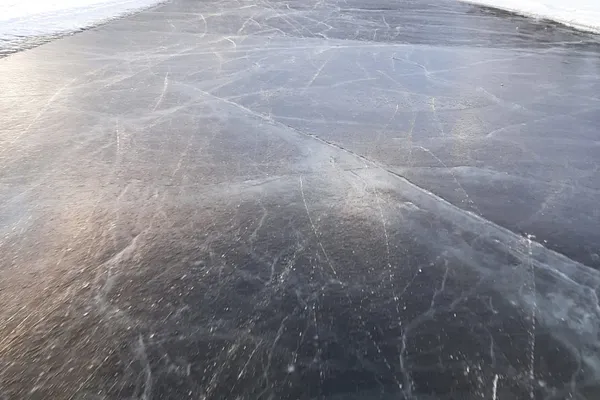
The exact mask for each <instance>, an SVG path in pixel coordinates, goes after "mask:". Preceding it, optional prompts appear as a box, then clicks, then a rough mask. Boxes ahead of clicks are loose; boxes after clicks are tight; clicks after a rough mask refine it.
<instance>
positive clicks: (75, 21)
mask: <svg viewBox="0 0 600 400" xmlns="http://www.w3.org/2000/svg"><path fill="white" fill-rule="evenodd" d="M157 3H159V1H158V0H60V1H45V0H0V55H1V54H3V53H4V54H6V53H9V52H12V51H15V50H18V49H20V48H22V47H23V46H28V45H29V46H31V45H35V44H37V43H40V42H42V41H44V40H47V39H48V38H49V37H53V36H55V35H60V34H65V33H68V32H75V31H78V30H80V29H83V28H87V27H90V26H93V25H96V24H99V23H102V22H106V21H108V20H110V19H113V18H116V17H119V16H121V15H123V14H127V13H131V12H134V11H137V10H140V9H143V8H146V7H149V6H152V5H155V4H157Z"/></svg>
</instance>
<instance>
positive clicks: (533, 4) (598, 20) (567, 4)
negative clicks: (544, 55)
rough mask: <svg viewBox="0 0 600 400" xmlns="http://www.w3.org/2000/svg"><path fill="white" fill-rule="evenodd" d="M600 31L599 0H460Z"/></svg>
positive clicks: (586, 29) (582, 28) (587, 29)
mask: <svg viewBox="0 0 600 400" xmlns="http://www.w3.org/2000/svg"><path fill="white" fill-rule="evenodd" d="M461 1H464V2H466V3H472V4H479V5H482V6H488V7H493V8H499V9H503V10H507V11H511V12H515V13H518V14H522V15H526V16H530V17H536V18H547V19H551V20H554V21H557V22H560V23H562V24H565V25H568V26H571V27H573V28H577V29H580V30H585V31H590V32H596V33H600V0H568V1H567V0H461Z"/></svg>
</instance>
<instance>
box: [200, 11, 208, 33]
mask: <svg viewBox="0 0 600 400" xmlns="http://www.w3.org/2000/svg"><path fill="white" fill-rule="evenodd" d="M200 18H202V21H203V22H204V32H202V36H200V39H202V38H203V37H204V36H206V34H207V33H208V23H207V22H206V18H204V15H202V14H200Z"/></svg>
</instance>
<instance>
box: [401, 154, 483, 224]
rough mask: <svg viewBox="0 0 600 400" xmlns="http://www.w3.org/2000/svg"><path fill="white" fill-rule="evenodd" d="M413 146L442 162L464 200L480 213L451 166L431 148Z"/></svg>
mask: <svg viewBox="0 0 600 400" xmlns="http://www.w3.org/2000/svg"><path fill="white" fill-rule="evenodd" d="M413 147H415V148H417V149H420V150H423V151H425V152H427V153H429V154H430V155H431V156H432V157H433V158H435V159H436V160H437V162H439V163H440V164H442V166H443V167H444V168H446V170H447V171H448V172H449V173H450V175H452V179H454V182H456V184H457V185H458V187H459V188H460V190H461V191H462V192H463V194H464V195H465V199H466V201H467V202H468V203H469V204H471V205H472V206H473V208H474V209H475V210H476V211H477V212H478V213H479V214H481V211H480V210H479V207H477V205H476V204H475V202H474V201H473V200H471V198H470V197H469V194H468V193H467V191H466V190H465V188H464V187H463V186H462V185H461V184H460V182H459V181H458V179H457V178H456V175H454V172H452V168H449V167H448V166H447V165H446V163H444V162H443V161H442V160H441V159H440V158H439V157H438V156H436V155H435V154H434V153H433V152H432V151H431V150H429V149H427V148H425V147H423V146H417V145H414V146H413Z"/></svg>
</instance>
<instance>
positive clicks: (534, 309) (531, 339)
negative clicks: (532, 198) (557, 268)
mask: <svg viewBox="0 0 600 400" xmlns="http://www.w3.org/2000/svg"><path fill="white" fill-rule="evenodd" d="M532 239H535V236H534V235H527V249H528V253H529V258H528V262H529V267H530V268H529V270H530V274H531V275H530V278H531V296H532V297H533V304H532V306H531V315H530V319H531V329H530V330H529V397H530V398H531V399H532V400H533V399H534V397H535V392H534V388H533V382H534V379H535V329H536V326H535V318H536V313H537V294H536V290H537V288H536V284H535V267H534V265H533V249H532Z"/></svg>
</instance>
